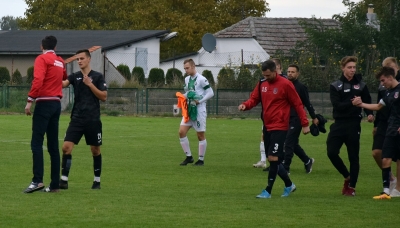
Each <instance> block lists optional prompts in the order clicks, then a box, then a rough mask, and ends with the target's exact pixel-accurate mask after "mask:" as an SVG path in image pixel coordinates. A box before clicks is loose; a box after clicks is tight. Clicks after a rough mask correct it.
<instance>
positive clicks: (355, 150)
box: [344, 122, 361, 196]
mask: <svg viewBox="0 0 400 228" xmlns="http://www.w3.org/2000/svg"><path fill="white" fill-rule="evenodd" d="M347 134H348V137H346V139H345V142H344V143H345V144H346V147H347V154H348V159H349V162H350V183H349V189H348V191H347V192H346V194H345V195H346V196H355V188H356V185H357V181H358V174H359V172H360V158H359V154H360V134H361V125H360V123H358V122H353V123H351V124H349V125H348V127H347Z"/></svg>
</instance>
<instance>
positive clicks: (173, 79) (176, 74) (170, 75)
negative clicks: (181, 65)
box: [165, 68, 184, 85]
mask: <svg viewBox="0 0 400 228" xmlns="http://www.w3.org/2000/svg"><path fill="white" fill-rule="evenodd" d="M165 80H166V82H167V84H168V85H169V84H173V83H179V84H180V85H181V84H182V82H183V80H184V78H183V75H182V71H180V70H178V69H176V68H170V69H168V70H167V74H166V75H165Z"/></svg>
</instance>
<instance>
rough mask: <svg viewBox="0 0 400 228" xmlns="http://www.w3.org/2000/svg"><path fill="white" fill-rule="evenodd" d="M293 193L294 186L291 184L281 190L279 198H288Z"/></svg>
mask: <svg viewBox="0 0 400 228" xmlns="http://www.w3.org/2000/svg"><path fill="white" fill-rule="evenodd" d="M294 191H296V185H294V184H293V183H292V186H289V187H285V188H283V193H282V195H281V197H288V196H289V195H290V193H292V192H294Z"/></svg>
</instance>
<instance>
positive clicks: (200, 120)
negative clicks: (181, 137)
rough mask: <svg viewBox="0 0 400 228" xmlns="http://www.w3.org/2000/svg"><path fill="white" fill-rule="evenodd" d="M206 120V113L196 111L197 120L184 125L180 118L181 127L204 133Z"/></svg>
mask: <svg viewBox="0 0 400 228" xmlns="http://www.w3.org/2000/svg"><path fill="white" fill-rule="evenodd" d="M206 119H207V111H205V110H204V111H198V112H197V120H189V121H188V122H186V123H185V121H184V118H182V121H181V125H182V126H191V127H193V129H194V130H195V131H197V132H205V131H206Z"/></svg>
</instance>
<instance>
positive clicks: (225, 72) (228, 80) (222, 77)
mask: <svg viewBox="0 0 400 228" xmlns="http://www.w3.org/2000/svg"><path fill="white" fill-rule="evenodd" d="M217 79H218V83H217V87H218V89H231V88H235V83H236V80H235V71H234V70H233V69H231V68H227V67H224V68H222V69H221V70H220V71H219V72H218V77H217Z"/></svg>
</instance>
